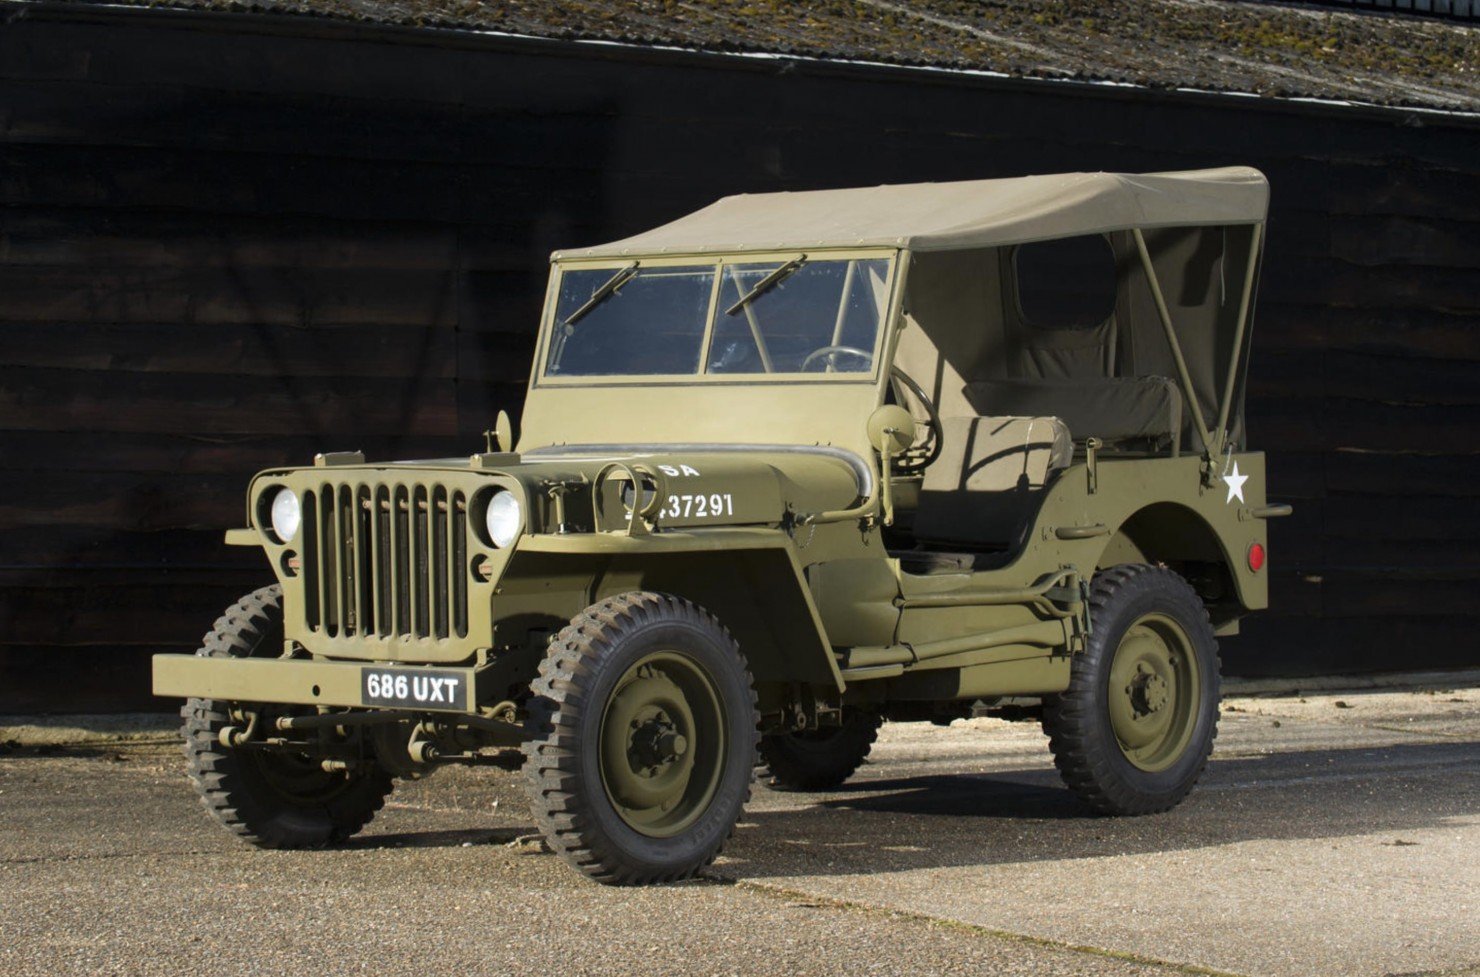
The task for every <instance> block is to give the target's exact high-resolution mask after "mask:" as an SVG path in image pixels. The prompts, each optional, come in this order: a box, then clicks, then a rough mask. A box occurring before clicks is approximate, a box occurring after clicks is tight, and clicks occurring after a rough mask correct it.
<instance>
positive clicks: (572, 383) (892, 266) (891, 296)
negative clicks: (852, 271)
mask: <svg viewBox="0 0 1480 977" xmlns="http://www.w3.org/2000/svg"><path fill="white" fill-rule="evenodd" d="M899 256H900V250H899V249H898V248H877V247H875V248H811V249H808V250H806V251H743V252H729V253H725V254H685V255H673V254H662V255H646V256H644V255H623V256H621V257H618V258H586V259H582V258H566V259H561V260H558V261H554V262H552V263H551V265H550V282H549V286H548V288H547V290H546V293H545V308H544V312H543V314H542V315H541V320H540V334H539V341H538V342H537V343H536V345H535V354H534V369H533V370H532V371H531V374H532V375H531V386H534V387H630V386H649V385H664V386H692V385H695V384H706V385H707V384H716V383H717V384H724V385H730V386H733V385H737V384H783V385H785V384H817V383H856V384H874V383H876V382H877V381H878V378H879V376H880V370H881V369H882V368H883V365H884V364H883V359H884V357H885V353H886V352H887V351H888V346H887V345H886V344H887V343H888V342H889V341H890V339H889V337H890V335H891V333H892V332H893V325H894V322H893V320H894V318H895V317H896V316H897V315H898V311H899V302H898V292H899V277H900V268H901V266H902V262H901V261H900V260H899ZM799 258H800V259H804V261H805V264H808V265H810V264H813V263H817V262H823V261H849V260H853V259H858V260H867V259H884V260H887V261H888V262H889V266H888V272H887V290H886V292H885V299H884V307H883V309H882V310H881V312H880V318H879V328H878V330H877V332H876V334H875V336H874V345H873V348H872V349H871V350H870V352H871V353H872V354H873V361H872V366H871V368H870V369H869V370H868V371H867V372H856V373H841V372H839V373H826V372H818V373H795V372H793V373H709V372H706V367H707V365H708V362H709V355H710V351H711V346H712V345H713V342H714V332H715V326H716V324H717V322H718V317H719V316H720V315H723V314H724V310H723V309H721V308H718V306H719V305H720V304H721V299H720V287H719V286H720V284H721V283H722V282H723V275H724V268H725V266H727V265H752V264H768V263H771V262H775V263H776V264H777V265H778V266H780V265H783V264H785V263H787V262H789V261H794V260H796V259H799ZM634 263H635V264H636V265H637V267H638V268H663V267H684V266H704V265H711V266H713V267H714V269H715V271H716V274H715V278H714V284H715V287H714V288H712V289H711V292H710V298H709V308H708V311H707V312H706V317H705V321H704V333H703V336H702V338H701V340H700V343H701V345H700V348H699V363H698V368H697V370H696V372H694V373H677V374H673V373H662V374H659V373H651V374H633V375H595V376H568V375H567V376H562V375H560V374H550V373H548V372H547V371H548V368H549V356H550V343H551V342H552V338H553V336H554V334H555V327H556V326H557V324H558V323H557V317H556V312H557V306H558V305H559V301H558V299H559V297H560V287H561V279H562V278H563V276H564V275H565V273H566V272H567V271H594V270H602V269H610V270H611V271H612V273H614V274H615V273H616V272H618V271H620V270H621V269H623V268H625V267H628V266H630V265H633V264H634Z"/></svg>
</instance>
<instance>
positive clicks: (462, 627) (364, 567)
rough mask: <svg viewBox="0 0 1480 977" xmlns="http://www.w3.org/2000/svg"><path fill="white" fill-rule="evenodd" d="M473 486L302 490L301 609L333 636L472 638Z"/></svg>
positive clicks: (310, 621)
mask: <svg viewBox="0 0 1480 977" xmlns="http://www.w3.org/2000/svg"><path fill="white" fill-rule="evenodd" d="M467 510H468V504H467V496H466V495H465V494H464V493H463V492H461V491H459V490H455V489H450V488H448V487H447V486H445V485H440V484H433V485H410V486H408V485H368V484H349V483H344V484H338V485H332V484H324V485H320V486H318V487H317V488H314V489H312V490H310V491H308V492H305V493H304V499H303V548H304V553H303V590H304V597H305V601H304V612H305V615H306V621H307V624H308V626H309V628H310V629H311V630H314V631H317V632H319V633H321V634H324V635H327V636H328V637H331V638H365V637H375V638H437V639H445V638H465V637H467V634H468V578H467V573H466V572H465V570H464V566H465V564H466V563H467V552H468V549H467V547H468V541H467V530H468V511H467Z"/></svg>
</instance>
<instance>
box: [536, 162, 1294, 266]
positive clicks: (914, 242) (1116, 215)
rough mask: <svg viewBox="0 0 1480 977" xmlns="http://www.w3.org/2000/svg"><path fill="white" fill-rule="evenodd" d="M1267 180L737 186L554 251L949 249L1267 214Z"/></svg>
mask: <svg viewBox="0 0 1480 977" xmlns="http://www.w3.org/2000/svg"><path fill="white" fill-rule="evenodd" d="M1268 203H1269V184H1268V182H1267V181H1266V180H1265V179H1264V174H1262V173H1260V172H1259V171H1258V170H1256V169H1252V168H1250V167H1241V166H1236V167H1225V168H1222V169H1212V170H1189V171H1184V172H1178V173H1146V174H1130V173H1061V174H1054V175H1048V176H1024V177H1014V178H1010V179H1000V180H968V181H962V182H957V183H912V184H903V185H894V186H877V187H859V188H854V189H845V190H812V191H803V192H798V193H761V194H740V195H738V196H733V197H724V198H722V199H720V200H718V201H716V202H715V203H712V204H710V205H709V206H708V207H705V208H703V209H702V210H697V211H695V212H693V213H692V214H689V215H687V216H685V217H680V218H679V219H678V220H675V221H672V222H671V223H668V224H664V225H662V226H661V227H656V228H654V229H652V230H650V231H645V232H643V233H641V234H638V235H635V236H633V237H629V238H624V239H622V240H620V241H613V242H611V243H610V244H603V245H598V246H596V247H592V248H576V249H568V250H564V251H558V252H556V253H555V255H554V257H556V258H617V257H623V256H628V255H653V254H665V253H666V254H686V253H725V252H735V251H804V250H807V249H809V248H811V249H815V248H824V247H834V248H836V247H889V248H910V249H912V250H915V251H953V250H966V249H971V248H986V247H996V246H999V245H1006V244H1022V243H1025V242H1028V241H1042V240H1047V239H1050V238H1056V237H1068V236H1072V235H1078V234H1098V233H1103V232H1106V231H1114V230H1126V229H1129V228H1133V227H1139V228H1142V229H1151V228H1156V227H1174V226H1187V225H1212V224H1249V223H1254V222H1257V221H1262V220H1264V216H1265V212H1266V210H1267V208H1268Z"/></svg>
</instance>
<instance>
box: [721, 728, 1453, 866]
mask: <svg viewBox="0 0 1480 977" xmlns="http://www.w3.org/2000/svg"><path fill="white" fill-rule="evenodd" d="M1477 761H1480V744H1476V743H1464V742H1455V743H1427V744H1412V745H1408V744H1402V745H1396V746H1390V747H1383V748H1377V749H1371V748H1364V749H1344V750H1316V751H1305V752H1293V753H1280V754H1272V755H1264V756H1258V757H1247V758H1230V759H1225V760H1216V761H1214V762H1213V763H1212V764H1210V766H1209V768H1208V770H1207V771H1206V772H1205V773H1204V775H1203V778H1202V782H1201V783H1200V784H1199V785H1198V787H1197V788H1196V789H1195V790H1194V791H1193V793H1192V795H1191V796H1190V797H1189V798H1188V799H1187V800H1186V801H1184V802H1183V803H1182V804H1181V805H1180V806H1179V807H1177V808H1175V809H1174V810H1172V811H1168V812H1166V813H1163V814H1156V815H1149V816H1144V817H1124V818H1121V817H1104V816H1100V815H1097V814H1095V813H1094V812H1093V811H1092V810H1091V809H1090V808H1089V807H1088V805H1086V804H1085V803H1083V802H1082V801H1080V800H1079V799H1078V798H1077V797H1076V796H1075V795H1074V794H1072V793H1071V792H1070V791H1069V790H1068V789H1067V788H1065V787H1064V786H1063V785H1062V783H1061V782H1060V781H1059V779H1058V776H1057V774H1056V773H1055V772H1054V771H1053V770H1048V769H1042V768H1032V769H1018V770H1006V771H996V772H992V773H985V774H980V773H969V774H958V775H950V774H941V773H930V774H925V775H922V776H918V777H910V776H900V777H890V778H887V779H882V780H863V781H860V782H859V783H857V784H850V785H847V787H846V788H845V789H844V790H840V791H837V792H833V793H830V794H826V795H803V794H793V793H786V794H779V793H777V792H772V791H758V792H757V798H756V803H753V804H752V806H751V808H750V810H749V811H748V812H747V814H746V816H745V818H744V820H743V822H742V825H741V828H740V830H739V831H738V832H737V834H736V837H735V838H734V840H733V841H732V842H731V844H730V845H729V846H728V847H727V849H726V855H727V856H729V858H728V859H727V860H726V862H725V863H724V864H723V865H722V867H721V869H720V871H721V872H722V874H726V875H729V876H731V877H734V878H737V879H743V878H765V877H774V876H795V875H849V874H869V873H878V872H897V871H910V870H914V869H921V868H945V867H958V866H984V867H985V866H990V865H1005V864H1013V863H1023V862H1033V861H1061V860H1066V859H1077V858H1096V857H1102V856H1105V855H1126V854H1145V853H1153V852H1171V851H1187V850H1194V849H1198V848H1204V847H1212V846H1218V845H1227V844H1232V843H1236V842H1240V841H1251V840H1285V839H1290V840H1294V839H1315V838H1337V837H1342V836H1351V835H1365V834H1373V833H1383V832H1392V833H1393V834H1394V836H1395V839H1396V838H1401V833H1402V832H1404V831H1412V830H1417V829H1421V828H1427V827H1432V826H1435V825H1437V824H1439V823H1441V822H1443V821H1444V820H1445V819H1446V818H1451V817H1455V816H1463V815H1472V814H1475V813H1480V789H1477V787H1480V784H1477V778H1480V763H1477ZM808 798H810V800H808ZM788 801H792V802H794V803H792V804H788V803H787V802H788ZM783 804H785V805H786V806H784V807H782V806H779V805H783Z"/></svg>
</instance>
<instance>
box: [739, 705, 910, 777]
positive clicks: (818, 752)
mask: <svg viewBox="0 0 1480 977" xmlns="http://www.w3.org/2000/svg"><path fill="white" fill-rule="evenodd" d="M883 724H884V720H883V719H882V718H881V717H880V716H879V714H878V713H872V712H862V711H860V710H857V709H849V710H848V711H847V712H846V713H845V714H844V717H843V724H842V725H841V726H827V727H824V728H822V729H815V730H807V731H805V732H800V733H770V734H768V735H766V736H763V737H761V759H762V760H764V761H765V762H766V766H768V767H770V769H771V780H772V786H775V787H780V788H782V789H784V790H828V789H830V788H832V787H837V786H838V785H839V784H841V783H843V782H844V781H845V780H847V779H848V778H849V777H851V776H853V773H854V771H856V770H857V769H858V768H859V766H861V765H862V764H863V761H864V759H865V758H867V757H868V755H869V751H870V750H872V749H873V746H874V740H875V739H877V738H878V736H879V727H880V726H882V725H883Z"/></svg>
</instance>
